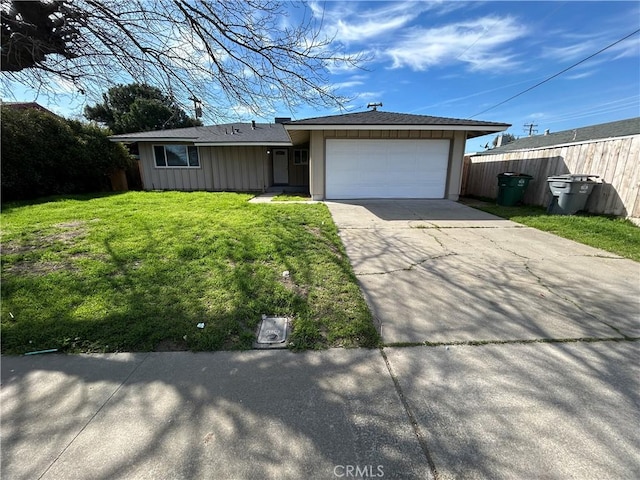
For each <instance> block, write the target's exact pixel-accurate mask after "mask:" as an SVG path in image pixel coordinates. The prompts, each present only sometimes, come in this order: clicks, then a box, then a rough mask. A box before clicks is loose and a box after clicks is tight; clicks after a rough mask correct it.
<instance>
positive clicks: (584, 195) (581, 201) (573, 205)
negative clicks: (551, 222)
mask: <svg viewBox="0 0 640 480" xmlns="http://www.w3.org/2000/svg"><path fill="white" fill-rule="evenodd" d="M597 178H598V175H587V174H573V175H558V176H555V177H548V178H547V183H548V184H549V190H551V195H553V197H552V198H551V203H549V207H548V208H547V212H548V213H551V214H553V215H573V214H575V213H577V212H579V211H580V210H584V207H585V206H586V205H587V200H589V195H591V192H592V191H593V187H595V186H596V185H597V184H598V181H597V180H596V179H597Z"/></svg>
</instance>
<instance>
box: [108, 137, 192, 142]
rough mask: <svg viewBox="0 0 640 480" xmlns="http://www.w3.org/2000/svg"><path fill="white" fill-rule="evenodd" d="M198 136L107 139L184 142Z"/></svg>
mask: <svg viewBox="0 0 640 480" xmlns="http://www.w3.org/2000/svg"><path fill="white" fill-rule="evenodd" d="M197 138H198V137H118V138H114V137H109V140H111V141H112V142H147V143H151V142H177V143H185V142H191V143H195V140H196V139H197Z"/></svg>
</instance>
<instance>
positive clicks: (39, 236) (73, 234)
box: [2, 221, 87, 255]
mask: <svg viewBox="0 0 640 480" xmlns="http://www.w3.org/2000/svg"><path fill="white" fill-rule="evenodd" d="M84 224H85V222H82V221H76V222H65V223H58V224H55V225H53V228H55V229H56V231H54V232H51V233H47V234H45V233H43V232H39V231H36V232H34V233H33V234H32V235H33V237H32V238H29V239H26V240H25V239H23V240H12V241H9V242H6V243H3V245H2V251H3V253H4V254H5V255H19V254H22V253H28V252H34V251H37V250H44V249H46V248H49V247H51V246H53V245H55V244H56V243H62V244H63V245H71V244H73V243H74V242H75V241H76V240H77V239H78V238H81V237H83V236H84V235H85V234H86V233H87V232H86V229H85V228H84Z"/></svg>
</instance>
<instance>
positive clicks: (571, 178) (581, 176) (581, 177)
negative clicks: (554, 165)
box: [547, 173, 600, 182]
mask: <svg viewBox="0 0 640 480" xmlns="http://www.w3.org/2000/svg"><path fill="white" fill-rule="evenodd" d="M597 178H600V175H589V174H588V173H571V174H569V173H568V174H566V175H554V176H552V177H547V181H548V182H593V181H596V180H595V179H597ZM592 179H594V180H592Z"/></svg>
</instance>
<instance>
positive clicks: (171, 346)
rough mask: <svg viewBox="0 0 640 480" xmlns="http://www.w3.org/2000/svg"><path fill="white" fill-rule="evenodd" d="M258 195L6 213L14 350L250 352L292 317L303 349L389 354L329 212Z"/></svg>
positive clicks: (104, 200) (162, 196)
mask: <svg viewBox="0 0 640 480" xmlns="http://www.w3.org/2000/svg"><path fill="white" fill-rule="evenodd" d="M249 198H251V196H250V195H242V194H231V193H205V192H194V193H184V192H129V193H126V194H114V195H97V196H96V195H94V196H76V197H66V198H51V199H45V200H44V201H43V200H40V201H36V202H30V203H24V202H23V203H14V204H6V205H4V206H3V211H2V351H3V353H14V354H15V353H24V352H28V351H37V350H42V349H51V348H57V349H59V350H61V351H71V352H81V351H83V352H96V351H99V352H114V351H149V350H180V349H191V350H217V349H245V348H250V347H251V344H252V342H253V340H254V334H255V329H256V326H257V325H258V322H259V320H260V318H261V315H262V314H275V315H279V316H285V315H286V316H290V317H291V318H292V319H293V333H292V335H291V341H292V343H293V345H292V348H294V349H302V348H324V347H329V346H339V345H343V346H367V347H371V346H374V345H377V343H378V335H377V333H376V331H375V328H374V327H373V323H372V321H371V315H370V312H369V310H368V308H367V306H366V304H365V302H364V300H363V298H362V295H361V294H360V290H359V288H358V285H357V282H356V279H355V276H354V275H353V272H352V270H351V267H350V265H349V262H348V259H347V257H346V255H345V252H344V249H343V246H342V244H341V242H340V240H339V237H338V235H337V231H336V227H335V225H334V224H333V221H332V220H331V217H330V215H329V212H328V210H327V208H326V207H325V206H324V205H321V204H315V205H297V204H291V205H282V204H279V205H269V204H249V203H247V200H248V199H249ZM285 271H288V272H289V274H288V275H285V276H283V272H285ZM201 322H203V323H204V324H205V327H204V328H203V329H199V328H197V327H196V325H197V324H198V323H201Z"/></svg>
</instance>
